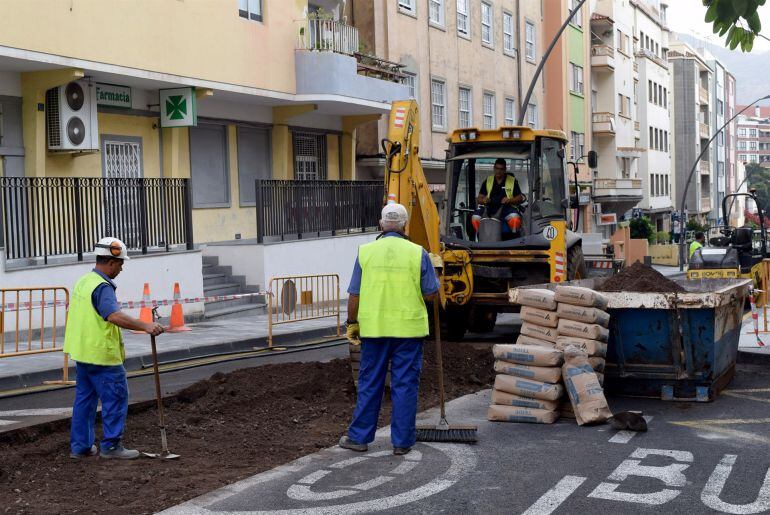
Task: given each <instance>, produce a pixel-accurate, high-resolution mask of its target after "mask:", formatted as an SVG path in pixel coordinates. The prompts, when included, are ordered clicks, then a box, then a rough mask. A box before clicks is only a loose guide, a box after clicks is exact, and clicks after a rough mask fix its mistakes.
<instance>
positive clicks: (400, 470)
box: [390, 461, 420, 475]
mask: <svg viewBox="0 0 770 515" xmlns="http://www.w3.org/2000/svg"><path fill="white" fill-rule="evenodd" d="M419 464H420V463H419V462H417V461H405V462H403V463H402V464H401V465H399V466H398V467H396V468H394V469H393V470H391V471H390V473H391V474H399V475H401V474H406V473H407V472H411V471H412V470H413V469H414V468H415V467H416V466H417V465H419Z"/></svg>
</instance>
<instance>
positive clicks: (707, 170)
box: [698, 159, 711, 175]
mask: <svg viewBox="0 0 770 515" xmlns="http://www.w3.org/2000/svg"><path fill="white" fill-rule="evenodd" d="M698 169H699V170H700V173H701V174H703V175H711V163H709V162H708V161H706V160H705V159H701V160H700V162H699V163H698Z"/></svg>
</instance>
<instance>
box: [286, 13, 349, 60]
mask: <svg viewBox="0 0 770 515" xmlns="http://www.w3.org/2000/svg"><path fill="white" fill-rule="evenodd" d="M298 24H299V40H298V41H297V49H298V50H314V51H319V52H336V53H338V54H346V55H350V56H353V55H355V53H356V52H358V29H357V28H356V27H352V26H350V25H347V24H345V23H342V22H340V21H336V20H326V19H321V18H308V19H305V20H300V21H299V22H298Z"/></svg>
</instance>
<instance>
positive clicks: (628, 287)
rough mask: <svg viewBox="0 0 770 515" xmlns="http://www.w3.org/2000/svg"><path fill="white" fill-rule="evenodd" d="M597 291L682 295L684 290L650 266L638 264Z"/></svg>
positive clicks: (625, 270) (625, 269) (624, 270)
mask: <svg viewBox="0 0 770 515" xmlns="http://www.w3.org/2000/svg"><path fill="white" fill-rule="evenodd" d="M596 290H597V291H615V292H617V291H633V292H640V293H682V292H684V291H685V289H684V288H683V287H681V286H679V285H678V284H676V283H675V282H674V281H672V280H670V279H667V278H666V276H665V275H663V274H661V273H660V272H658V271H657V270H655V269H654V268H652V267H651V266H646V265H644V264H642V263H640V262H638V261H637V262H636V263H634V264H633V265H631V266H629V267H627V268H624V269H623V270H621V271H620V272H619V273H618V274H616V275H614V276H612V277H610V278H609V279H607V280H606V281H605V282H604V283H603V284H602V285H600V286H599V287H598V288H596Z"/></svg>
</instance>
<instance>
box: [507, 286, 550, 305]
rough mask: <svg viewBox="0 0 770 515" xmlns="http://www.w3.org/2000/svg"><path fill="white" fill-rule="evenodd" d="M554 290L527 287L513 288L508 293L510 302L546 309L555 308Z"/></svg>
mask: <svg viewBox="0 0 770 515" xmlns="http://www.w3.org/2000/svg"><path fill="white" fill-rule="evenodd" d="M554 295H555V294H554V292H552V291H551V290H545V289H538V288H533V289H527V288H514V289H513V290H510V293H509V295H508V297H509V300H510V301H511V303H512V304H521V305H522V306H531V307H533V308H539V309H546V310H548V311H554V310H556V299H555V298H554Z"/></svg>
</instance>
